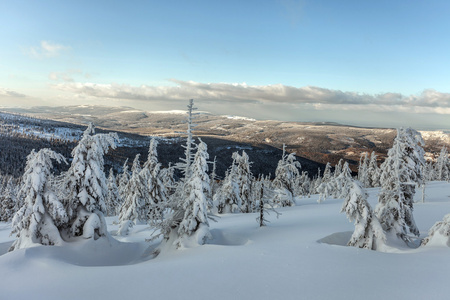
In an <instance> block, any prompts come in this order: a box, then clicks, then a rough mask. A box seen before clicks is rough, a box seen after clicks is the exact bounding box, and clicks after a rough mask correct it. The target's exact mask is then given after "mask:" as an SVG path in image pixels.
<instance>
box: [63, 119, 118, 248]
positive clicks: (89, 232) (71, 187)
mask: <svg viewBox="0 0 450 300" xmlns="http://www.w3.org/2000/svg"><path fill="white" fill-rule="evenodd" d="M116 140H118V136H117V134H116V133H109V134H95V130H94V126H93V125H92V123H90V124H89V126H88V128H87V129H86V131H85V132H84V133H83V136H82V138H81V140H80V142H79V143H78V145H77V146H76V147H75V148H74V149H73V151H72V157H73V160H72V164H71V166H70V168H69V170H68V171H67V172H66V174H65V178H64V185H63V190H64V193H65V197H64V198H65V199H64V205H65V208H66V211H67V214H68V217H69V224H68V228H67V238H70V237H78V236H83V237H84V238H94V239H98V238H99V237H101V236H106V235H107V234H108V232H107V228H106V222H105V218H104V214H105V213H106V205H105V198H106V195H107V191H108V187H107V184H106V176H105V172H104V158H103V156H104V154H105V153H107V152H108V150H109V148H113V149H114V148H115V147H116V144H115V141H116Z"/></svg>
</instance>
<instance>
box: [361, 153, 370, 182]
mask: <svg viewBox="0 0 450 300" xmlns="http://www.w3.org/2000/svg"><path fill="white" fill-rule="evenodd" d="M368 169H369V156H368V154H367V152H364V153H362V154H361V157H360V159H359V167H358V180H359V181H360V182H361V183H362V185H363V186H364V187H365V188H367V187H369V172H368Z"/></svg>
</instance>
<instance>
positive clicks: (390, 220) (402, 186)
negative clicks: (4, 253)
mask: <svg viewBox="0 0 450 300" xmlns="http://www.w3.org/2000/svg"><path fill="white" fill-rule="evenodd" d="M195 109H196V108H195V107H194V104H193V101H192V100H191V101H190V103H189V105H188V130H187V133H186V134H187V141H186V145H185V146H184V148H185V156H184V157H183V158H181V159H180V162H179V163H177V164H176V165H175V166H171V165H169V167H167V168H163V167H162V165H161V163H159V161H158V154H157V145H158V143H157V140H156V139H152V140H151V142H150V146H149V151H148V156H147V160H146V161H145V162H144V163H143V164H141V161H140V155H137V156H136V157H135V159H134V161H133V164H132V167H131V170H129V168H128V167H129V166H128V161H126V162H125V164H124V166H123V168H122V172H121V173H120V174H116V175H115V174H114V172H113V170H112V169H111V170H109V176H108V177H107V176H106V175H105V171H104V161H103V156H104V154H105V153H107V152H108V150H109V149H111V148H115V143H116V140H117V135H116V134H112V133H110V134H95V132H94V127H93V125H92V124H90V125H89V126H88V128H87V129H86V131H85V132H84V134H83V137H82V139H81V140H80V142H79V143H78V145H77V146H76V147H75V148H74V149H73V151H72V160H71V165H70V168H69V170H68V171H66V172H63V173H62V174H61V175H59V176H56V177H55V176H54V175H53V173H52V171H53V162H57V163H67V162H66V159H65V158H64V157H63V156H62V155H61V154H58V153H56V152H54V151H52V150H49V149H42V150H40V151H38V152H35V151H32V152H31V153H30V154H29V155H28V158H27V164H26V168H25V173H24V175H23V177H22V179H21V183H20V184H17V182H14V180H13V179H11V178H9V179H8V180H6V179H5V177H2V183H3V184H2V193H1V194H2V198H1V200H2V201H1V211H0V212H1V215H0V216H1V218H2V219H1V220H2V221H8V220H11V219H12V233H13V234H15V235H16V236H17V240H16V241H15V242H14V244H13V245H12V247H11V250H14V249H19V248H24V247H28V246H29V245H31V244H42V245H61V244H64V243H70V242H71V241H75V240H77V239H79V238H84V239H90V238H92V239H98V238H100V237H105V236H106V237H108V231H107V227H106V222H105V218H104V217H105V216H118V220H119V229H118V232H117V234H118V235H127V234H129V233H130V230H131V229H132V228H133V226H134V225H136V224H149V225H150V226H152V227H154V228H155V232H156V236H160V235H162V236H163V237H164V240H165V242H166V243H169V244H170V245H174V246H175V247H189V246H192V245H199V244H203V243H205V241H206V240H207V239H208V238H209V237H210V233H209V221H210V220H215V218H214V216H215V215H216V214H223V213H256V214H257V221H258V223H259V225H260V226H264V225H266V224H267V222H268V221H267V213H268V212H270V211H272V212H274V213H275V214H276V216H278V215H279V213H278V212H277V211H276V210H275V208H277V207H286V206H294V205H295V203H296V202H295V199H296V197H302V196H310V195H311V194H319V195H320V196H319V200H318V201H319V202H322V201H325V200H326V198H328V197H332V198H341V199H344V203H343V206H342V212H345V213H346V214H347V216H348V218H349V219H350V220H351V221H353V222H355V231H354V233H353V236H352V238H351V240H350V242H349V245H351V246H357V247H362V248H368V249H377V248H378V247H379V246H380V245H382V244H383V243H385V241H386V238H387V236H388V237H391V236H393V237H395V238H399V239H401V240H403V241H405V242H406V243H409V242H410V241H411V237H410V235H409V234H413V235H416V236H418V234H419V232H418V229H417V226H416V225H415V222H414V217H413V197H414V194H415V189H416V185H419V186H421V185H423V184H424V182H425V181H426V180H431V179H432V180H449V179H450V172H449V169H450V163H449V158H448V153H447V150H446V148H443V149H442V151H441V154H440V155H439V158H438V159H437V160H436V163H435V164H432V165H431V164H426V163H425V160H424V151H423V148H422V146H423V140H422V138H421V136H420V134H419V133H418V132H417V131H415V130H413V129H411V128H406V129H403V128H400V129H399V130H398V132H397V137H396V138H395V140H394V143H393V147H392V148H391V149H390V150H389V152H388V157H387V159H386V160H385V161H384V162H383V163H382V164H381V165H380V166H378V163H377V156H376V155H375V153H374V152H373V153H372V154H371V156H370V158H369V156H368V154H367V153H366V154H364V155H363V156H362V157H361V161H360V166H359V172H358V177H356V178H353V177H352V172H351V170H350V167H349V164H348V162H344V161H343V160H340V161H339V163H338V164H337V165H336V166H335V167H334V172H333V171H332V167H331V165H330V164H327V165H326V167H325V170H324V172H323V175H322V176H320V173H319V175H318V176H317V177H316V178H314V179H311V178H309V176H308V174H307V173H306V172H301V165H300V163H299V162H298V161H296V157H295V154H294V153H289V154H288V153H286V151H285V147H283V154H282V157H281V158H280V161H279V163H278V166H277V168H276V171H275V178H274V179H273V180H270V179H269V176H264V175H261V174H260V175H258V176H255V175H254V174H252V172H251V162H250V159H249V157H248V155H247V154H246V152H245V151H242V153H238V152H235V153H233V155H232V164H231V166H230V167H229V169H228V170H227V172H226V174H225V177H224V178H223V179H222V180H220V181H219V180H218V179H217V176H216V174H215V159H214V161H210V160H209V155H208V151H207V145H206V144H205V143H204V142H203V141H202V140H201V139H198V143H196V142H195V140H194V138H193V134H192V130H193V127H194V124H193V120H194V118H195V112H194V111H195ZM211 166H212V168H210V167H211ZM175 168H177V169H178V170H180V171H181V174H182V176H181V178H179V179H178V180H175V179H174V171H175ZM209 169H212V172H209ZM18 187H20V188H18ZM368 187H380V194H379V199H378V205H377V206H376V208H375V210H373V209H372V208H371V207H370V205H369V204H368V202H367V198H368V196H367V192H366V191H365V188H368ZM14 189H18V190H17V191H14ZM13 195H17V197H16V198H14V196H13ZM14 213H15V214H14ZM13 215H14V217H13Z"/></svg>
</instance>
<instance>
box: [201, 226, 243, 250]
mask: <svg viewBox="0 0 450 300" xmlns="http://www.w3.org/2000/svg"><path fill="white" fill-rule="evenodd" d="M210 233H211V236H212V239H210V240H207V241H206V244H209V245H221V246H242V245H245V244H247V243H248V242H249V239H248V238H246V237H244V236H240V235H238V234H235V233H229V232H224V231H222V230H219V229H211V231H210Z"/></svg>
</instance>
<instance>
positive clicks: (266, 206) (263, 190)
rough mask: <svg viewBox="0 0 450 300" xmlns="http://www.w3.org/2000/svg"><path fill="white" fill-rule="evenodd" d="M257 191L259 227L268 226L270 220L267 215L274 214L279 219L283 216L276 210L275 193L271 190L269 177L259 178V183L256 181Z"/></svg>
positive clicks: (257, 219) (257, 220)
mask: <svg viewBox="0 0 450 300" xmlns="http://www.w3.org/2000/svg"><path fill="white" fill-rule="evenodd" d="M255 183H256V184H255V189H256V190H257V192H256V193H255V194H256V197H255V202H256V212H257V213H258V217H257V218H256V222H258V224H259V227H263V226H267V223H268V222H269V220H267V215H268V214H269V212H274V213H275V214H276V216H277V218H278V216H279V215H281V214H280V213H279V212H277V211H276V210H275V208H274V205H275V203H274V201H273V200H274V191H273V190H272V188H271V183H270V180H269V178H268V177H266V178H264V177H262V176H260V177H259V179H258V180H257V181H255Z"/></svg>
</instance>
